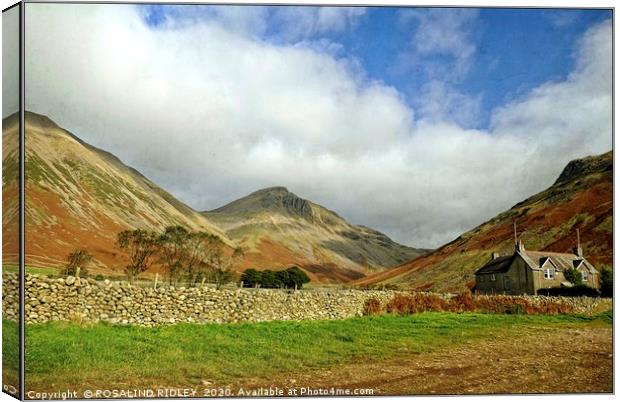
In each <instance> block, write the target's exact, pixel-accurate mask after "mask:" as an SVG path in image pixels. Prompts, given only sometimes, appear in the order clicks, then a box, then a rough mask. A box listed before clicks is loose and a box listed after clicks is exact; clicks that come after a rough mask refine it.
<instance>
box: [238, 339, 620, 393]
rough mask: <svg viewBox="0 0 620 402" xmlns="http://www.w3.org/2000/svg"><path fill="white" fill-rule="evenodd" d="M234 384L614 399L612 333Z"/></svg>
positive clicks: (470, 348) (513, 342) (499, 344)
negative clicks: (586, 395) (588, 394)
mask: <svg viewBox="0 0 620 402" xmlns="http://www.w3.org/2000/svg"><path fill="white" fill-rule="evenodd" d="M231 385H232V388H233V389H234V388H237V387H243V388H245V389H248V388H250V389H251V388H256V387H269V386H271V387H276V386H277V387H280V388H284V389H287V388H300V387H311V388H331V387H334V388H341V389H346V388H348V389H355V388H370V389H373V390H374V395H398V394H401V395H402V394H410V395H411V394H436V395H441V394H487V393H567V392H573V393H584V392H612V330H611V328H600V327H598V328H597V327H587V328H578V329H574V328H550V329H546V330H545V331H544V332H542V333H536V334H532V333H529V334H526V335H518V336H511V337H510V338H506V339H501V338H496V339H493V340H486V341H481V342H474V343H470V344H467V345H459V346H455V347H451V348H448V349H444V350H442V351H438V352H430V353H421V354H418V355H411V354H407V355H403V356H399V357H398V358H393V359H390V360H384V361H376V362H371V363H370V364H369V362H362V361H360V362H355V363H351V364H347V365H343V366H336V367H333V368H331V369H329V370H322V371H313V372H305V373H294V374H289V375H286V376H280V377H277V378H274V379H272V380H270V381H269V382H265V380H260V379H247V380H243V381H240V382H239V383H236V384H231Z"/></svg>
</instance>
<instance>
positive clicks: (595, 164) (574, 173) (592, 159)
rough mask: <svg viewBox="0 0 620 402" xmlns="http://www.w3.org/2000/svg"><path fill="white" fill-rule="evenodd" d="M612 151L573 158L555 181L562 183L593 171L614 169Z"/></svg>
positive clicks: (601, 171)
mask: <svg viewBox="0 0 620 402" xmlns="http://www.w3.org/2000/svg"><path fill="white" fill-rule="evenodd" d="M613 162H614V161H613V155H612V151H609V152H607V153H604V154H602V155H596V156H587V157H585V158H581V159H575V160H572V161H570V162H569V163H568V165H566V167H565V168H564V170H562V173H560V176H559V177H558V179H557V180H556V181H555V183H553V184H554V185H556V184H562V183H566V182H569V181H571V180H572V179H574V178H576V177H582V176H585V175H587V174H592V173H603V172H606V171H612V170H613Z"/></svg>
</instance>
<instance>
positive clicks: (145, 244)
mask: <svg viewBox="0 0 620 402" xmlns="http://www.w3.org/2000/svg"><path fill="white" fill-rule="evenodd" d="M117 245H118V247H119V248H120V249H121V250H124V251H125V252H126V253H127V254H128V257H129V263H128V264H127V266H126V267H125V274H126V275H127V280H128V281H129V282H132V281H133V280H134V278H135V277H136V276H138V275H139V274H141V273H142V272H145V271H147V270H148V269H149V268H150V267H151V266H152V265H153V264H155V263H159V264H161V265H162V266H163V268H164V269H165V270H166V274H167V277H168V281H169V283H170V284H171V285H176V284H178V283H179V282H181V281H183V282H185V283H187V284H188V285H189V286H196V284H197V283H199V282H204V281H209V282H212V283H215V284H216V285H217V286H218V287H219V286H220V285H222V284H224V283H226V282H229V281H231V280H233V279H235V276H234V271H233V268H234V266H235V264H236V263H237V262H238V260H239V259H240V258H241V257H242V256H243V251H242V250H241V248H236V249H235V250H234V251H233V252H232V254H230V253H228V252H227V251H226V247H225V244H224V242H222V240H221V239H220V238H219V237H218V236H215V235H213V234H210V233H206V232H190V231H188V230H187V229H185V228H184V227H182V226H168V227H166V228H165V229H164V231H163V232H162V233H156V232H152V231H147V230H143V229H136V230H125V231H122V232H120V233H119V234H118V237H117Z"/></svg>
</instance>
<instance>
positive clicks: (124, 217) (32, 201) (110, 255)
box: [3, 112, 424, 282]
mask: <svg viewBox="0 0 620 402" xmlns="http://www.w3.org/2000/svg"><path fill="white" fill-rule="evenodd" d="M17 123H18V119H17V115H13V116H11V117H9V118H7V119H5V120H4V121H3V151H4V157H3V178H5V179H6V181H5V180H3V192H4V195H5V197H7V198H5V201H6V202H9V201H11V200H13V201H14V200H16V198H17V197H16V194H13V193H14V192H15V191H13V190H14V189H15V188H16V186H15V185H14V183H13V182H14V181H15V180H16V178H17V173H16V172H17V169H18V163H17V150H18V141H17ZM25 169H26V202H25V209H26V222H25V225H26V232H27V236H26V264H27V265H29V266H41V267H57V266H62V265H63V264H64V263H65V258H66V256H67V255H68V253H70V252H72V251H73V250H74V249H76V248H83V249H86V250H87V251H89V252H90V253H91V254H92V255H93V256H94V259H95V263H96V264H97V265H98V268H99V269H100V270H101V271H103V272H119V273H120V272H122V267H123V266H124V265H125V263H126V261H125V260H124V258H125V257H124V255H123V253H119V250H118V249H116V247H115V242H116V235H117V233H118V232H120V231H122V230H125V229H135V228H141V229H148V230H161V229H162V228H164V227H166V226H169V225H181V226H184V227H186V228H187V229H189V230H192V231H205V232H208V233H212V234H215V235H217V236H219V237H220V238H222V239H223V240H224V242H225V243H226V244H227V245H229V246H230V247H231V248H233V247H237V246H242V247H243V248H247V253H246V256H245V257H244V260H243V261H242V262H241V266H240V268H241V269H243V268H248V267H255V268H259V269H261V268H276V269H277V268H285V267H288V266H291V265H293V264H296V265H299V266H301V267H302V268H303V269H305V270H306V271H307V272H308V274H309V275H310V277H311V278H312V279H313V280H315V281H322V282H345V281H350V280H352V279H358V278H361V277H363V276H364V275H365V274H366V273H368V272H370V271H374V270H384V269H387V268H390V267H392V266H394V265H397V264H400V263H403V262H405V261H409V260H411V259H413V258H415V257H417V256H419V255H421V253H422V252H423V251H424V250H417V249H414V248H410V247H406V246H403V245H400V244H397V243H395V242H393V241H392V240H390V239H389V238H388V237H387V236H386V235H384V234H382V233H380V232H378V231H375V230H373V229H370V228H367V227H363V226H356V225H352V224H349V223H348V222H346V220H344V219H343V218H341V217H340V216H338V215H337V214H336V213H334V212H332V211H329V210H328V209H327V208H324V207H322V206H320V205H318V204H315V203H312V202H310V201H308V200H304V199H302V198H300V197H297V196H296V195H294V194H293V193H290V192H288V190H286V189H284V188H282V187H276V188H270V189H264V190H260V191H257V192H255V193H252V194H250V195H249V196H247V197H244V198H242V199H239V200H237V201H234V202H232V203H230V204H228V205H226V206H223V207H221V208H218V209H216V210H214V211H209V212H203V213H200V212H197V211H195V210H194V209H192V208H191V207H190V206H188V205H186V204H184V203H183V202H182V201H180V200H178V199H176V198H175V197H174V196H173V195H171V194H170V193H168V192H166V191H165V190H164V189H162V188H161V187H159V186H157V185H156V184H155V183H153V182H152V181H151V180H149V179H147V178H146V177H144V176H143V175H142V174H141V173H140V172H138V171H137V170H135V169H133V168H131V167H129V166H126V165H125V164H124V163H123V162H122V161H121V160H120V159H118V158H117V157H116V156H114V155H112V154H111V153H109V152H107V151H104V150H101V149H99V148H96V147H94V146H92V145H90V144H87V143H86V142H84V141H82V140H81V139H80V138H78V137H77V136H76V135H74V134H72V133H70V132H68V131H67V130H64V129H63V128H61V127H59V126H58V125H57V124H56V123H54V122H53V121H52V120H50V119H49V118H47V117H45V116H42V115H39V114H35V113H31V112H27V113H26V162H25ZM11 178H12V179H11ZM6 211H7V213H6V214H5V215H4V216H3V218H4V220H3V225H4V227H5V228H8V227H14V226H15V223H16V222H17V215H16V214H10V213H8V212H9V211H10V209H6ZM5 253H6V258H9V257H10V250H8V248H7V249H6V250H5ZM6 258H5V259H6Z"/></svg>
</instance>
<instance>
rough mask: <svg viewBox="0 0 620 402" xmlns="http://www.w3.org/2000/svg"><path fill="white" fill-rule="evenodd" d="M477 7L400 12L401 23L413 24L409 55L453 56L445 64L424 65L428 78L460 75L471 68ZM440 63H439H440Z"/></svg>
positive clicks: (456, 78) (474, 45) (457, 77)
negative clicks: (413, 29) (410, 52)
mask: <svg viewBox="0 0 620 402" xmlns="http://www.w3.org/2000/svg"><path fill="white" fill-rule="evenodd" d="M477 18H478V10H477V9H473V8H430V9H409V10H404V11H402V12H401V21H402V23H404V24H411V23H412V22H415V23H416V24H417V26H416V29H415V31H414V34H413V36H412V39H411V45H412V48H413V51H414V54H413V55H411V57H412V58H414V59H415V58H419V57H424V56H437V55H440V56H448V57H450V58H452V59H453V63H450V64H449V65H448V67H444V68H445V69H444V68H440V66H439V65H435V64H433V65H432V67H430V68H428V69H427V73H428V74H429V75H430V76H431V77H432V78H437V77H439V76H440V77H444V79H445V78H446V76H450V78H451V79H455V80H458V79H460V78H462V77H463V76H464V75H465V74H466V73H467V72H468V71H469V69H470V68H471V59H472V57H473V56H474V54H475V53H476V44H475V42H474V38H473V36H474V32H473V30H474V23H475V21H476V19H477ZM442 64H443V63H442Z"/></svg>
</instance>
